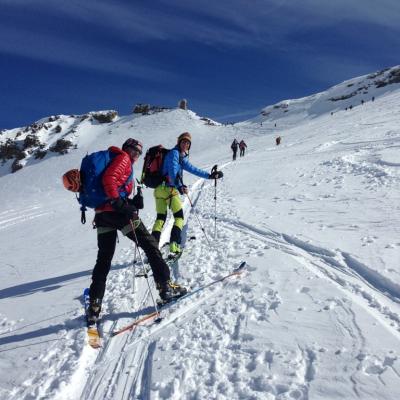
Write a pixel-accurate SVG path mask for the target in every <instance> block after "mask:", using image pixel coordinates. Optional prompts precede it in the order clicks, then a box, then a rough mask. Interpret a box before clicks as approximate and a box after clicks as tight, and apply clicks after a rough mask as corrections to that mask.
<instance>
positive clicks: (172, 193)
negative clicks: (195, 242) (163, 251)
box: [152, 185, 184, 244]
mask: <svg viewBox="0 0 400 400" xmlns="http://www.w3.org/2000/svg"><path fill="white" fill-rule="evenodd" d="M154 199H155V201H156V211H157V219H156V222H155V223H154V225H153V231H152V235H153V236H154V237H155V238H156V239H157V240H158V241H159V240H160V235H161V231H162V229H163V226H164V223H165V220H166V219H167V212H168V208H169V209H170V210H171V211H172V213H173V215H174V219H175V221H174V226H173V227H172V230H171V236H170V242H171V243H172V242H176V243H178V244H179V243H181V233H182V228H183V222H184V221H183V210H182V201H181V199H180V197H179V192H178V191H177V190H176V189H175V188H172V187H168V186H165V185H160V186H157V187H156V188H155V190H154Z"/></svg>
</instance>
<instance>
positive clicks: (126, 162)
mask: <svg viewBox="0 0 400 400" xmlns="http://www.w3.org/2000/svg"><path fill="white" fill-rule="evenodd" d="M142 150H143V146H142V144H141V143H140V142H139V141H138V140H135V139H128V140H126V141H125V143H124V144H123V146H122V149H119V148H118V147H115V146H112V147H110V148H109V151H110V152H112V153H114V157H113V158H112V161H111V163H110V164H109V165H108V167H107V168H106V170H105V171H104V174H103V178H102V183H103V187H104V191H105V193H106V195H107V197H108V198H109V199H110V200H109V201H107V202H106V203H105V204H103V205H101V206H100V207H98V208H96V210H95V211H96V215H95V219H94V223H95V226H96V229H97V245H98V253H97V261H96V265H95V267H94V269H93V273H92V284H91V285H90V306H89V309H88V315H87V318H88V321H89V322H96V321H97V319H98V317H99V314H100V311H101V303H102V299H103V296H104V292H105V288H106V280H107V275H108V273H109V271H110V267H111V261H112V258H113V255H114V251H115V246H116V241H117V231H118V230H119V231H121V232H122V234H123V235H125V236H126V237H128V238H129V239H131V240H132V241H134V242H136V244H137V245H138V246H140V247H141V248H142V249H143V250H144V252H145V254H146V256H147V258H148V260H149V264H150V266H151V269H152V271H153V277H154V280H155V282H156V286H157V289H158V291H159V294H160V297H161V299H162V300H164V301H169V300H171V299H172V298H174V297H179V296H182V295H183V294H185V293H186V289H185V288H184V287H182V286H180V285H178V284H176V283H173V282H171V280H170V279H171V277H170V271H169V268H168V265H167V264H166V263H165V261H164V260H163V258H162V255H161V253H160V250H159V249H158V243H157V241H156V240H155V239H154V237H153V236H152V235H151V234H150V233H149V232H148V230H147V229H146V227H145V226H144V224H143V222H142V221H141V220H140V219H139V216H138V209H141V208H143V197H142V195H141V192H140V191H138V193H137V194H136V195H135V196H134V197H133V198H132V199H129V198H128V196H129V195H130V194H131V193H132V191H133V189H134V182H135V179H134V174H133V164H134V163H135V162H136V161H137V160H138V158H139V157H140V155H141V154H142ZM133 228H134V231H133Z"/></svg>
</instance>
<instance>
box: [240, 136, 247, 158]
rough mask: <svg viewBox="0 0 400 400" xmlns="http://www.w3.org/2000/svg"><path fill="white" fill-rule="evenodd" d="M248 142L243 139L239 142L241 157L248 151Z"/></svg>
mask: <svg viewBox="0 0 400 400" xmlns="http://www.w3.org/2000/svg"><path fill="white" fill-rule="evenodd" d="M246 147H247V144H246V143H245V142H244V140H243V139H242V140H241V141H240V143H239V149H240V157H244V152H245V151H246Z"/></svg>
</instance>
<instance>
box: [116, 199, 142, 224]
mask: <svg viewBox="0 0 400 400" xmlns="http://www.w3.org/2000/svg"><path fill="white" fill-rule="evenodd" d="M111 205H112V206H113V208H114V210H115V211H117V212H119V213H122V214H125V215H126V216H127V217H128V218H129V219H132V220H133V221H136V220H138V219H139V216H138V212H137V208H136V207H135V206H134V205H133V204H129V203H128V202H127V201H125V200H124V199H121V197H120V198H118V199H116V200H114V201H112V202H111Z"/></svg>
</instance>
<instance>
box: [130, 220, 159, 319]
mask: <svg viewBox="0 0 400 400" xmlns="http://www.w3.org/2000/svg"><path fill="white" fill-rule="evenodd" d="M139 221H140V220H139ZM129 222H130V224H131V228H132V232H133V237H134V238H135V243H136V247H138V246H139V242H138V239H137V236H136V231H135V225H134V223H133V220H129ZM138 253H139V259H140V263H141V264H142V271H143V272H145V266H144V262H143V258H142V254H141V253H140V251H138ZM144 276H145V278H146V282H147V287H148V288H149V292H150V296H151V300H152V301H153V305H154V309H155V310H156V313H157V314H158V315H160V312H159V311H158V307H157V303H156V301H155V300H154V296H153V292H152V291H151V287H150V283H149V279H148V277H147V274H145V275H144Z"/></svg>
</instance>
